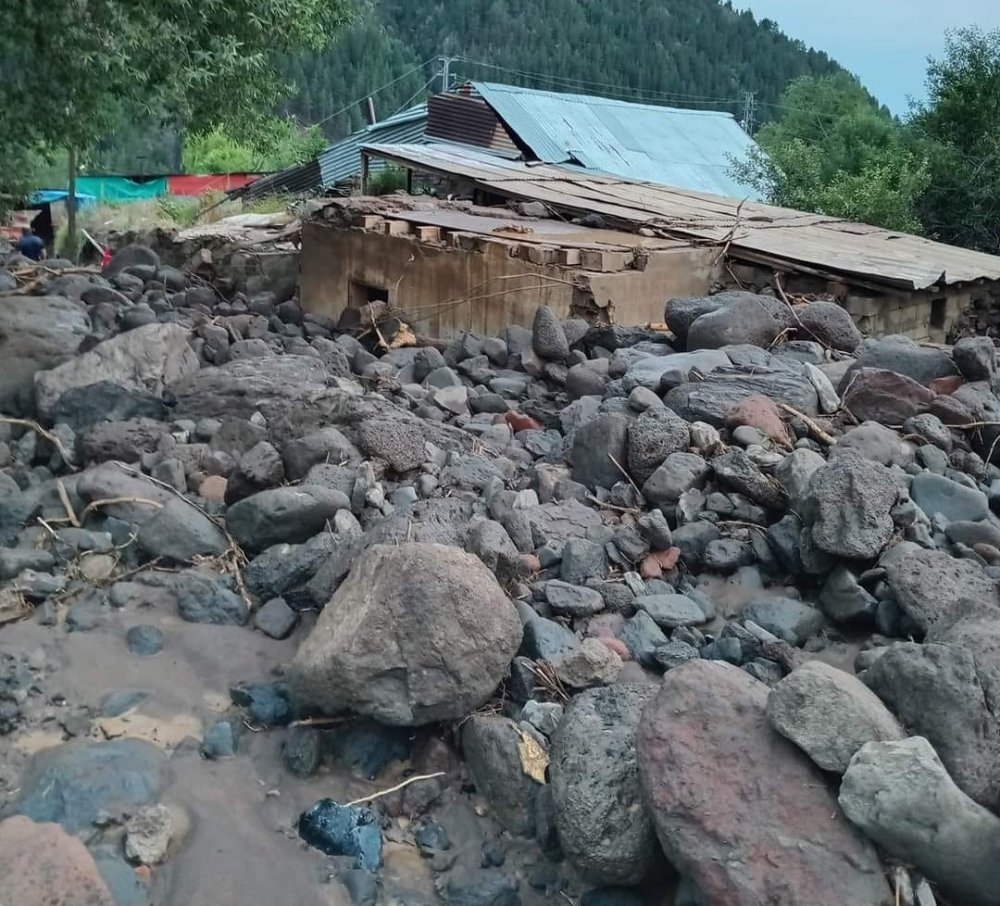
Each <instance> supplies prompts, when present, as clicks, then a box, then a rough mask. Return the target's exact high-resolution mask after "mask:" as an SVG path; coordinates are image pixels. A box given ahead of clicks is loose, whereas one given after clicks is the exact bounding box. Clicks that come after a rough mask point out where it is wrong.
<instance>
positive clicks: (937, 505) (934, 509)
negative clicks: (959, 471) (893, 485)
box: [910, 472, 990, 522]
mask: <svg viewBox="0 0 1000 906" xmlns="http://www.w3.org/2000/svg"><path fill="white" fill-rule="evenodd" d="M910 497H912V498H913V502H914V503H915V504H916V505H917V506H918V507H920V509H922V510H923V511H924V512H925V513H926V514H927V515H928V516H929V517H931V518H933V517H934V516H935V515H937V514H940V515H942V516H944V518H945V519H947V520H948V521H949V522H978V521H979V520H980V519H985V518H986V517H987V516H988V515H989V513H990V503H989V500H988V499H987V497H986V495H985V494H984V493H983V492H982V491H980V490H979V489H978V488H970V487H967V486H966V485H964V484H959V483H958V482H957V481H952V480H951V479H950V478H945V477H944V475H935V474H934V473H933V472H921V473H920V474H919V475H914V476H913V482H912V484H911V485H910Z"/></svg>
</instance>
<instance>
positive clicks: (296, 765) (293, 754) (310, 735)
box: [281, 727, 323, 777]
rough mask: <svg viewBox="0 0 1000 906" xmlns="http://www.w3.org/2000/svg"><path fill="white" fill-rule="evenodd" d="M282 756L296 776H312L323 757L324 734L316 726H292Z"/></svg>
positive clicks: (282, 748) (286, 737)
mask: <svg viewBox="0 0 1000 906" xmlns="http://www.w3.org/2000/svg"><path fill="white" fill-rule="evenodd" d="M281 757H282V759H283V760H284V762H285V767H286V768H288V770H289V771H291V772H292V773H293V774H294V775H295V776H296V777H312V775H313V774H315V773H316V771H317V770H319V764H320V761H321V760H322V757H323V736H322V734H321V733H320V731H319V730H317V729H315V728H314V727H291V728H290V729H289V730H288V733H287V735H286V736H285V741H284V744H283V745H282V747H281Z"/></svg>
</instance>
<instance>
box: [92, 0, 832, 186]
mask: <svg viewBox="0 0 1000 906" xmlns="http://www.w3.org/2000/svg"><path fill="white" fill-rule="evenodd" d="M360 2H361V6H362V10H361V14H360V16H359V17H358V19H357V20H356V22H355V24H353V25H352V26H350V27H349V28H347V29H346V30H345V31H343V32H342V33H341V34H340V36H339V37H338V38H337V40H336V41H335V43H334V44H333V46H332V47H330V48H329V49H328V50H326V51H324V52H322V53H318V54H307V55H300V56H296V57H294V58H289V59H287V60H285V61H284V62H283V65H282V70H283V72H284V73H285V74H286V76H287V78H288V81H289V83H290V84H292V85H294V88H293V89H292V91H291V93H290V95H289V97H288V100H287V101H286V102H285V103H284V104H283V106H282V111H283V112H284V113H287V114H292V115H294V116H295V117H296V119H298V120H299V121H300V122H301V123H303V124H314V123H319V124H321V128H322V129H323V132H324V134H325V135H326V136H327V137H328V138H330V139H335V138H338V137H340V136H342V135H345V134H347V133H348V132H350V131H352V130H354V129H357V128H358V127H359V126H361V125H362V124H363V122H364V110H363V108H362V107H361V105H359V104H356V103H352V102H354V101H357V100H358V99H359V98H363V97H364V96H365V94H367V93H369V92H374V91H376V90H377V89H380V88H381V89H382V90H380V91H378V93H377V94H376V95H375V103H376V108H377V112H378V115H379V116H380V117H385V116H388V115H390V114H392V113H394V112H395V111H396V110H398V109H400V108H401V107H403V106H404V105H406V104H408V103H416V102H418V101H419V100H420V99H422V98H423V97H424V96H425V95H426V94H427V93H428V91H429V90H437V89H438V88H439V86H440V80H439V79H438V78H436V74H437V72H438V64H437V60H436V58H437V57H438V56H440V55H448V56H451V57H455V58H458V59H456V60H455V62H453V63H452V64H451V73H452V80H453V82H454V81H455V80H457V79H464V78H476V79H485V80H493V81H502V82H512V83H515V84H522V85H526V86H528V87H536V88H548V89H554V90H561V91H577V92H580V93H591V94H605V95H611V96H616V97H622V98H626V99H635V100H646V101H650V102H652V103H664V104H671V105H673V106H695V107H703V108H709V109H714V110H727V111H729V112H732V113H736V114H738V115H739V114H741V113H742V111H743V105H744V93H745V92H747V91H751V92H754V94H755V97H756V101H757V112H756V121H757V122H758V123H763V122H767V121H768V120H770V119H772V118H774V115H775V113H776V112H777V108H776V107H775V105H776V104H777V103H778V102H779V100H780V98H781V95H782V92H783V91H784V90H785V88H786V87H787V85H788V83H789V82H790V81H791V80H792V79H794V78H796V77H797V76H801V75H818V74H825V73H831V72H835V71H837V70H838V69H839V67H838V66H837V64H836V63H834V62H833V61H832V60H830V59H829V57H827V56H826V54H824V53H821V52H818V51H814V50H809V49H807V48H805V47H804V46H803V45H802V44H801V43H799V42H796V41H793V40H791V39H789V38H788V37H786V36H785V35H784V34H782V33H781V32H780V31H779V30H778V27H777V25H776V24H775V23H773V22H771V21H769V20H763V21H761V22H758V21H757V20H756V19H755V18H754V17H753V15H752V14H751V13H749V12H737V11H736V10H734V9H733V8H732V6H731V5H730V4H729V3H720V2H718V0H532V2H531V3H525V2H523V0H360ZM470 61H477V62H470ZM483 64H486V65H483ZM384 86H387V87H384ZM151 134H153V133H152V132H151V130H150V129H149V128H147V127H146V126H145V125H143V124H138V123H133V124H132V125H131V126H130V127H129V128H126V129H121V130H117V131H116V133H115V135H114V137H113V138H112V139H111V140H110V141H105V142H103V143H102V144H101V146H100V148H99V151H98V153H94V154H92V155H91V157H90V160H89V163H90V165H91V166H92V167H94V168H97V169H105V170H118V171H129V170H132V169H142V170H145V171H146V172H151V171H155V170H157V169H161V170H162V169H171V168H172V167H174V166H176V165H177V161H179V151H178V143H177V142H171V141H170V140H169V136H167V137H164V136H163V134H162V133H160V132H157V133H156V136H157V137H156V140H155V141H153V142H151V141H150V136H151ZM151 145H152V147H151Z"/></svg>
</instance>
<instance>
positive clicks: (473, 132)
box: [427, 92, 520, 156]
mask: <svg viewBox="0 0 1000 906" xmlns="http://www.w3.org/2000/svg"><path fill="white" fill-rule="evenodd" d="M427 138H428V139H429V140H432V141H445V142H455V143H458V144H461V145H470V146H473V147H477V148H487V149H489V150H490V151H493V152H494V153H495V154H504V155H506V156H519V155H520V149H519V148H518V147H517V145H516V144H515V143H514V140H513V139H512V138H511V136H510V133H509V132H508V131H507V129H506V127H505V126H504V124H503V123H502V122H500V118H499V117H498V116H497V115H496V112H495V111H494V110H493V108H492V107H490V106H489V104H487V103H486V102H485V101H484V100H482V98H478V97H470V96H468V95H466V94H455V93H451V92H448V93H444V94H436V95H434V96H433V97H432V98H431V99H430V100H429V101H428V102H427Z"/></svg>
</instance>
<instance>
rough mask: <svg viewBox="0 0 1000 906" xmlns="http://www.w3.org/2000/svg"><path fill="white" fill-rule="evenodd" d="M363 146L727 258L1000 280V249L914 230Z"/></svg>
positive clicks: (920, 280)
mask: <svg viewBox="0 0 1000 906" xmlns="http://www.w3.org/2000/svg"><path fill="white" fill-rule="evenodd" d="M364 150H365V151H366V152H368V153H370V154H372V155H374V156H382V157H384V158H386V159H388V160H393V161H396V162H397V163H401V164H404V165H407V166H413V167H416V168H419V169H423V170H428V171H431V172H435V173H441V174H445V175H449V176H453V177H459V178H461V179H463V180H466V181H468V182H472V183H474V184H476V185H478V186H480V187H481V188H483V189H486V190H487V191H489V192H491V193H494V194H497V195H503V196H506V197H509V198H517V199H524V200H533V201H542V202H545V203H546V204H549V205H551V206H552V207H553V208H556V209H561V210H565V211H574V212H580V213H590V212H596V213H599V214H603V215H604V216H606V217H607V218H609V220H611V221H612V222H617V223H625V224H631V225H632V226H633V227H639V226H645V227H651V228H654V229H655V230H657V231H658V232H660V233H661V234H665V235H670V236H675V237H683V238H694V239H701V240H707V241H710V242H714V243H718V244H720V245H723V246H725V248H726V253H727V254H728V255H730V256H731V257H733V258H736V259H743V260H747V261H754V262H761V263H764V264H767V265H773V266H779V267H782V266H783V267H787V268H788V269H789V270H792V271H796V270H797V271H799V272H806V273H818V274H820V275H823V276H829V277H836V278H838V279H843V280H846V281H847V282H848V283H850V282H855V283H863V284H876V285H879V286H888V287H894V288H903V289H906V290H922V289H928V288H930V287H933V286H939V285H946V286H951V285H955V284H959V283H972V282H974V281H977V280H991V281H992V280H1000V257H997V256H994V255H986V254H983V253H981V252H973V251H970V250H968V249H961V248H956V247H954V246H950V245H944V244H943V243H940V242H931V241H930V240H929V239H922V238H920V237H919V236H910V235H908V234H905V233H893V232H889V231H887V230H882V229H879V228H877V227H872V226H865V225H864V224H859V223H852V222H851V221H847V220H839V219H836V218H831V217H824V216H821V215H819V214H806V213H803V212H801V211H793V210H790V209H788V208H776V207H771V206H769V205H763V204H757V203H754V202H746V203H744V202H742V201H741V200H740V199H738V198H725V197H720V196H718V195H709V194H704V193H700V192H693V191H689V190H684V189H674V188H670V187H669V186H663V185H656V184H654V183H650V182H640V181H637V180H629V179H623V178H620V177H610V176H601V175H599V174H595V173H589V172H581V171H580V170H579V169H576V168H568V167H560V166H555V165H549V164H526V163H523V162H521V161H509V160H504V159H503V158H500V157H497V156H495V155H492V154H489V153H487V152H483V151H475V150H465V149H461V148H456V147H454V146H451V145H441V144H425V145H372V146H366V147H365V149H364Z"/></svg>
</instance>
